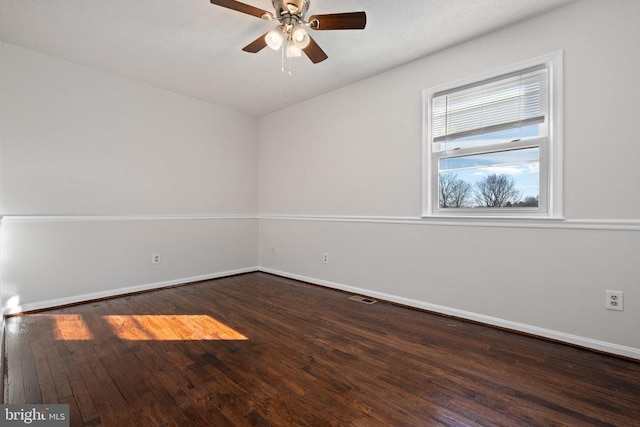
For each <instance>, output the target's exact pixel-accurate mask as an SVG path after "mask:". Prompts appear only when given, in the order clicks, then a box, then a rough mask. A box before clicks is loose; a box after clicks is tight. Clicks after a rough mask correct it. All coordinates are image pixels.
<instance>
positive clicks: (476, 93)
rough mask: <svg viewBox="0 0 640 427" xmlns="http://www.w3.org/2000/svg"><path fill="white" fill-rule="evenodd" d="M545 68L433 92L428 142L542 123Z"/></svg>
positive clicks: (545, 108) (544, 108)
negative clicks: (430, 130)
mask: <svg viewBox="0 0 640 427" xmlns="http://www.w3.org/2000/svg"><path fill="white" fill-rule="evenodd" d="M547 85H548V83H547V69H546V68H545V67H535V68H532V69H528V70H523V71H521V72H518V73H515V74H513V75H506V76H500V77H497V78H493V79H490V80H486V81H483V82H480V83H477V84H473V85H469V86H466V87H461V88H456V89H453V90H451V91H445V92H441V93H436V94H434V96H433V98H432V109H431V113H432V137H433V139H432V142H434V143H437V142H443V141H452V140H455V139H458V138H464V137H469V136H474V135H482V134H489V133H493V132H498V131H503V130H508V129H513V128H519V127H524V126H529V125H534V124H539V123H544V121H545V115H546V114H547V99H546V94H547Z"/></svg>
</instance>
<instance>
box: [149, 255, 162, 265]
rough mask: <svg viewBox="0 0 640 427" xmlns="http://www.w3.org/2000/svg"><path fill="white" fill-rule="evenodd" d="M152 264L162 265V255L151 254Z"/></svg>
mask: <svg viewBox="0 0 640 427" xmlns="http://www.w3.org/2000/svg"><path fill="white" fill-rule="evenodd" d="M151 264H160V254H158V253H154V254H151Z"/></svg>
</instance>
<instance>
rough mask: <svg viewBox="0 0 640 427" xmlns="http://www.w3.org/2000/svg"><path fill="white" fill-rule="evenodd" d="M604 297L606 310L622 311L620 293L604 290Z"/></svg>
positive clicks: (622, 299) (621, 295)
mask: <svg viewBox="0 0 640 427" xmlns="http://www.w3.org/2000/svg"><path fill="white" fill-rule="evenodd" d="M605 296H606V301H605V307H606V309H607V310H617V311H623V310H624V305H623V303H624V298H623V293H622V291H610V290H606V291H605Z"/></svg>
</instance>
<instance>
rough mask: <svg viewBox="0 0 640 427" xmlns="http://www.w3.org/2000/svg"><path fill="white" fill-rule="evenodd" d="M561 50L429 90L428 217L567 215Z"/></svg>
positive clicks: (426, 123)
mask: <svg viewBox="0 0 640 427" xmlns="http://www.w3.org/2000/svg"><path fill="white" fill-rule="evenodd" d="M561 59H562V56H561V53H560V52H558V53H555V54H552V55H547V56H545V57H541V58H537V59H535V60H532V61H527V62H526V63H521V64H517V65H515V66H511V67H508V68H505V69H502V70H498V71H495V72H492V73H487V74H485V75H482V76H479V77H474V78H472V79H466V80H464V81H461V82H457V83H453V84H449V85H444V86H439V87H436V88H432V89H428V90H425V91H424V93H423V100H424V115H425V120H424V126H425V132H424V135H425V138H424V143H423V145H424V150H423V151H424V181H425V185H424V188H425V191H424V195H423V197H424V199H423V200H424V203H423V210H424V212H423V214H424V215H425V216H479V217H487V216H499V217H508V216H512V217H522V216H530V217H550V218H557V217H560V216H561V201H562V198H561V168H560V165H561V155H562V150H561V119H560V112H561V108H562V106H561V92H560V91H561V64H562V62H561Z"/></svg>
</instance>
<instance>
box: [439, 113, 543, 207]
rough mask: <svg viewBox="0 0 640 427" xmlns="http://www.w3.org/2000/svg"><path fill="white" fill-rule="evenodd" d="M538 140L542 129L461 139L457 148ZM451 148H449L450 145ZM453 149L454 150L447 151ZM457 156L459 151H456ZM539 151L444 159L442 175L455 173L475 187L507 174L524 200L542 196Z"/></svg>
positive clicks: (525, 129) (536, 127)
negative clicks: (521, 139)
mask: <svg viewBox="0 0 640 427" xmlns="http://www.w3.org/2000/svg"><path fill="white" fill-rule="evenodd" d="M535 136H538V126H537V125H534V126H527V127H525V128H518V129H510V130H507V131H501V132H496V133H493V134H488V135H480V136H471V137H467V138H461V139H458V140H456V141H454V142H453V143H452V145H453V147H452V148H455V147H458V146H461V147H462V146H465V147H468V146H470V145H471V146H473V145H487V144H492V143H495V142H505V140H506V141H510V140H512V139H518V138H531V137H535ZM447 145H449V144H447ZM447 148H448V149H451V148H450V147H447ZM454 153H455V151H454ZM539 157H540V150H539V148H537V147H536V148H522V149H516V150H510V151H501V152H495V153H485V154H476V155H467V156H459V157H449V158H442V159H440V165H439V166H440V167H439V170H440V172H441V173H443V172H444V173H455V174H456V175H457V176H458V178H460V179H463V180H465V181H467V182H469V183H471V184H472V185H475V183H476V182H478V181H479V180H480V179H482V178H484V177H486V176H488V175H492V174H497V175H500V174H507V175H510V176H512V177H513V179H514V181H515V183H516V187H517V189H518V190H519V191H521V192H522V198H523V199H524V198H525V197H529V196H532V197H535V196H538V195H539V182H540V162H539Z"/></svg>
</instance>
